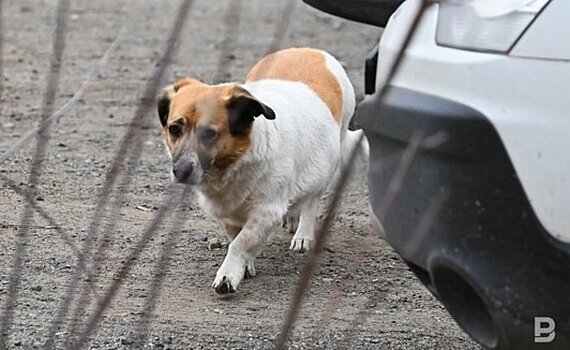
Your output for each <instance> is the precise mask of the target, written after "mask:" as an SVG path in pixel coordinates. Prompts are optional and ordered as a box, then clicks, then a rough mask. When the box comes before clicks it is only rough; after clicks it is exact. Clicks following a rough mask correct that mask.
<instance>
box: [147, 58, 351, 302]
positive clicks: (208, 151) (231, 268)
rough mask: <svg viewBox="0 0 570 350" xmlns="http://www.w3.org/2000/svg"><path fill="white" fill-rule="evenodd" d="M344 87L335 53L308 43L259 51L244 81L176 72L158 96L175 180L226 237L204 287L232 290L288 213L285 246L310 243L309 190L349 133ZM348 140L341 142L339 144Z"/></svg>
mask: <svg viewBox="0 0 570 350" xmlns="http://www.w3.org/2000/svg"><path fill="white" fill-rule="evenodd" d="M354 109H355V97H354V89H353V87H352V84H351V83H350V80H349V79H348V77H347V75H346V72H345V71H344V69H343V68H342V66H341V65H340V63H339V62H338V61H337V60H336V59H335V58H334V57H333V56H331V55H330V54H328V53H326V52H324V51H321V50H316V49H310V48H292V49H286V50H282V51H278V52H275V53H273V54H270V55H268V56H266V57H264V58H263V59H262V60H260V61H259V62H258V63H257V64H256V65H255V66H254V67H253V68H251V70H250V71H249V73H248V74H247V78H246V82H245V84H237V83H227V84H219V85H208V84H205V83H202V82H200V81H198V80H196V79H192V78H184V79H182V80H180V81H178V82H177V83H175V84H173V85H170V86H168V87H166V88H165V89H164V91H163V93H162V94H161V95H160V96H159V100H158V115H159V118H160V122H161V124H162V127H163V137H164V141H165V143H166V145H167V148H168V151H169V153H170V155H171V157H172V174H173V177H174V179H175V180H176V181H178V182H181V183H185V184H188V185H192V186H194V187H195V189H196V193H197V196H198V202H199V204H200V206H201V207H202V209H204V210H205V211H206V212H207V213H208V214H209V215H211V216H213V217H215V218H216V219H217V220H218V221H219V222H220V224H221V225H222V227H223V229H224V231H225V233H226V234H227V235H228V236H229V238H230V239H231V240H232V242H231V243H230V245H229V248H228V253H227V255H226V258H225V259H224V262H223V264H222V266H221V267H220V268H219V270H218V272H217V275H216V278H215V280H214V283H213V285H212V287H213V288H214V290H215V291H216V292H217V293H219V294H227V293H233V292H235V290H236V288H237V287H238V285H239V284H240V282H241V281H242V279H243V278H244V277H253V276H255V265H254V260H255V257H256V256H257V255H258V254H259V253H260V251H261V249H262V248H263V246H264V245H265V244H266V243H267V241H268V240H269V238H270V236H271V232H272V231H273V230H274V228H275V226H277V225H278V224H279V223H280V222H282V220H284V218H285V219H288V220H289V221H290V222H298V227H296V230H295V235H294V236H293V239H292V240H291V245H290V249H292V250H295V251H299V252H303V251H305V250H309V249H311V245H312V244H313V241H314V238H315V236H314V234H315V226H316V221H317V216H318V214H319V210H318V202H319V198H320V197H321V196H323V195H324V194H325V192H326V191H327V188H329V186H330V185H331V184H332V183H334V182H335V179H337V178H338V173H339V169H340V166H341V162H342V159H343V157H346V155H347V153H350V149H351V145H353V144H355V143H356V141H358V140H359V137H360V135H359V133H360V131H359V132H353V131H348V124H349V122H350V119H351V118H352V115H353V113H354ZM347 150H348V151H347Z"/></svg>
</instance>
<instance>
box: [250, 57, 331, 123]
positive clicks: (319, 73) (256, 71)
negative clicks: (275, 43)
mask: <svg viewBox="0 0 570 350" xmlns="http://www.w3.org/2000/svg"><path fill="white" fill-rule="evenodd" d="M263 79H277V80H289V81H298V82H302V83H304V84H306V85H307V86H308V87H309V88H311V89H312V90H313V91H314V92H316V93H317V95H318V96H319V97H320V98H321V99H322V100H323V101H324V102H325V104H326V105H327V106H328V108H329V110H330V111H331V114H332V116H333V118H334V119H335V120H336V121H337V122H338V123H340V122H341V118H342V89H341V87H340V84H339V82H338V80H337V78H336V77H335V76H334V74H333V73H332V72H331V71H330V70H329V69H328V67H327V65H326V57H325V56H324V55H323V53H322V52H320V51H318V50H315V49H311V48H292V49H286V50H281V51H277V52H274V53H272V54H270V55H267V56H265V57H264V58H262V59H261V60H260V61H259V62H257V63H256V64H255V65H254V66H253V67H252V68H251V69H250V71H249V73H248V74H247V77H246V81H248V82H250V81H257V80H263Z"/></svg>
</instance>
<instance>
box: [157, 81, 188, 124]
mask: <svg viewBox="0 0 570 350" xmlns="http://www.w3.org/2000/svg"><path fill="white" fill-rule="evenodd" d="M196 82H198V81H197V80H196V79H193V78H183V79H180V80H179V81H177V82H176V83H174V84H172V85H168V86H167V87H165V88H164V89H162V93H161V94H160V95H158V102H157V107H158V118H159V119H160V124H162V126H163V127H164V126H166V122H167V121H168V113H169V112H170V100H171V99H172V96H173V95H174V94H176V93H177V92H178V90H180V88H181V87H183V86H186V85H190V84H194V83H196Z"/></svg>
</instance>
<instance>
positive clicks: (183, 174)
mask: <svg viewBox="0 0 570 350" xmlns="http://www.w3.org/2000/svg"><path fill="white" fill-rule="evenodd" d="M193 170H194V164H192V162H189V161H186V160H183V159H181V160H178V161H177V162H176V163H174V165H173V166H172V173H173V174H174V177H175V178H176V181H178V182H182V183H185V182H187V181H188V179H189V178H190V175H192V171H193Z"/></svg>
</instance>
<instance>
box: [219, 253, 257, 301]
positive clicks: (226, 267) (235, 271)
mask: <svg viewBox="0 0 570 350" xmlns="http://www.w3.org/2000/svg"><path fill="white" fill-rule="evenodd" d="M227 260H228V259H226V261H224V263H223V264H222V266H221V267H220V269H219V270H218V272H217V273H216V279H215V280H214V283H213V284H212V288H213V289H214V290H215V291H216V293H218V294H229V293H235V291H236V290H237V286H238V285H239V284H240V282H241V281H242V279H244V278H247V277H253V276H255V265H254V264H253V259H251V261H249V260H248V261H246V262H245V263H244V262H243V260H241V259H240V260H238V259H235V260H234V259H229V261H227ZM246 260H247V259H246Z"/></svg>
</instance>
